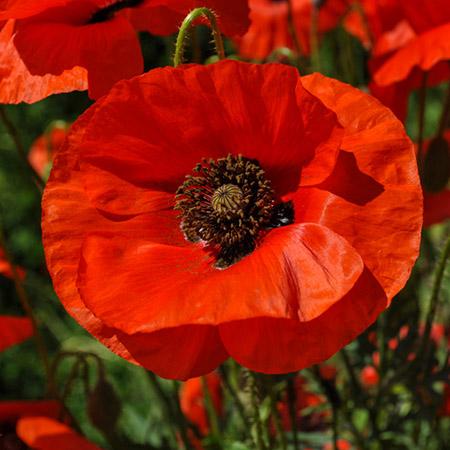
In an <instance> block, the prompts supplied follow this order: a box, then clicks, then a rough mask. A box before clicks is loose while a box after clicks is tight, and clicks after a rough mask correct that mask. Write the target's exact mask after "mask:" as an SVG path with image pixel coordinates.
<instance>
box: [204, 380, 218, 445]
mask: <svg viewBox="0 0 450 450" xmlns="http://www.w3.org/2000/svg"><path fill="white" fill-rule="evenodd" d="M201 382H202V391H203V397H204V399H205V408H206V412H207V414H208V419H209V426H210V428H211V434H212V435H213V436H214V437H215V438H217V440H220V428H219V418H218V417H217V411H216V408H215V407H214V403H213V400H212V397H211V392H210V390H209V386H208V382H207V380H206V377H204V376H203V377H201Z"/></svg>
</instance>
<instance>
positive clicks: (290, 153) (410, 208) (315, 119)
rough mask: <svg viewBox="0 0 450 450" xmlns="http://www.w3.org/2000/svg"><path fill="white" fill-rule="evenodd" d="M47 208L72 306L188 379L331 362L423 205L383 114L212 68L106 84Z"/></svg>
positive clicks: (48, 232)
mask: <svg viewBox="0 0 450 450" xmlns="http://www.w3.org/2000/svg"><path fill="white" fill-rule="evenodd" d="M205 158H206V159H205ZM220 180H222V181H220ZM227 180H228V181H227ZM218 183H219V184H218ZM220 183H223V184H220ZM177 192H178V194H176V193H177ZM197 194H198V196H197ZM203 198H204V200H203ZM175 208H176V209H175ZM43 211H44V213H43V223H42V226H43V238H44V246H45V250H46V257H47V263H48V268H49V270H50V273H51V275H52V277H53V282H54V286H55V289H56V291H57V293H58V295H59V297H60V299H61V300H62V302H63V304H64V305H65V307H66V308H67V310H68V311H69V312H70V313H71V314H72V315H73V316H74V317H75V318H76V319H77V320H78V321H79V322H80V323H81V324H82V325H83V326H84V327H85V328H87V329H88V330H89V331H90V332H91V333H92V334H94V335H95V336H97V337H98V338H99V339H100V340H102V341H103V342H105V343H106V344H107V345H108V346H110V347H111V348H112V349H113V351H115V352H116V353H118V354H121V355H123V356H125V357H128V358H130V355H132V358H134V359H135V360H137V361H139V363H140V364H142V365H144V366H146V367H147V368H149V369H150V370H153V371H155V372H156V373H158V374H160V375H161V376H164V377H169V378H180V379H183V378H189V377H192V376H198V375H200V374H204V373H208V372H210V371H211V370H212V369H213V368H215V367H216V366H217V365H218V364H220V363H221V362H222V361H223V360H224V359H226V358H227V357H228V356H232V357H233V358H235V359H236V360H237V361H238V362H240V363H241V364H243V365H244V366H247V367H250V368H251V369H254V370H257V371H262V372H266V373H280V372H292V371H295V370H298V369H300V368H302V367H305V366H308V365H311V364H313V363H317V362H320V361H323V360H325V359H327V358H328V357H330V356H331V355H332V354H333V353H335V352H336V351H337V350H338V349H340V348H341V347H342V346H343V345H345V344H347V343H348V342H349V341H350V340H352V339H353V338H354V337H355V336H356V335H357V334H358V333H360V332H361V331H363V330H364V329H365V328H366V327H367V326H368V325H369V324H370V323H372V322H373V321H374V320H375V318H376V317H377V315H378V314H379V313H380V312H381V311H382V310H383V309H384V308H385V307H386V306H387V305H388V304H389V302H390V300H391V298H392V297H393V296H394V295H395V294H396V293H397V292H398V291H399V290H400V289H401V288H402V287H403V285H404V283H405V282H406V280H407V278H408V276H409V273H410V270H411V267H412V265H413V263H414V261H415V259H416V257H417V253H418V247H419V241H420V229H421V223H422V197H421V189H420V185H419V180H418V177H417V170H416V163H415V155H414V150H413V146H412V144H411V142H410V140H409V139H408V137H407V136H406V134H405V132H404V130H403V128H402V126H401V124H400V123H399V122H398V121H397V120H396V119H395V117H394V116H393V115H392V114H391V113H390V111H389V110H388V109H386V108H385V107H383V106H382V105H380V104H379V102H377V101H376V100H374V99H372V98H371V97H370V96H368V95H366V94H363V93H362V92H360V91H358V90H356V89H354V88H352V87H350V86H347V85H345V84H342V83H340V82H338V81H335V80H331V79H328V78H326V77H323V76H321V75H319V74H316V75H312V76H309V77H305V78H302V79H300V78H299V76H298V72H297V71H296V69H294V68H292V67H286V66H283V65H276V64H275V65H270V64H269V65H252V64H245V63H239V62H235V61H224V62H220V63H217V64H213V65H209V66H196V65H193V66H186V67H182V68H179V69H173V68H164V69H158V70H154V71H151V72H149V73H148V74H145V75H144V76H141V77H137V78H134V79H132V80H129V81H123V82H121V83H119V84H118V85H117V86H116V87H115V88H113V90H112V91H111V92H110V93H109V94H108V95H107V96H106V97H105V98H103V99H102V100H101V101H100V102H98V103H97V104H95V105H94V106H93V107H92V108H91V109H89V110H88V111H87V112H86V113H85V114H84V115H83V116H82V117H81V118H80V119H79V120H78V121H77V122H76V123H75V124H74V126H73V127H72V130H71V133H70V134H69V137H68V139H67V140H66V142H65V144H64V146H63V147H62V148H61V149H60V151H59V152H58V155H57V157H56V159H55V162H54V166H53V170H52V174H51V176H50V180H49V183H48V184H47V187H46V191H45V194H44V200H43ZM74 212H75V213H74ZM62 242H64V245H61V243H62ZM336 317H339V320H336ZM324 335H326V336H327V339H324ZM243 336H245V339H242V337H243ZM299 342H302V345H301V346H299V345H298V343H299Z"/></svg>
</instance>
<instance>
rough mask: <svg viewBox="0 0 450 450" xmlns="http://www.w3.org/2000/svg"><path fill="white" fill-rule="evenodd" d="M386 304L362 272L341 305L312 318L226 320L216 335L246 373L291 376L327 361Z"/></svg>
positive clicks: (371, 280)
mask: <svg viewBox="0 0 450 450" xmlns="http://www.w3.org/2000/svg"><path fill="white" fill-rule="evenodd" d="M386 303H387V299H386V296H385V294H384V292H383V289H382V288H381V286H380V285H379V284H378V283H377V281H376V280H375V279H374V277H373V276H372V275H371V274H370V272H369V271H368V270H367V269H366V270H364V272H363V274H362V275H361V277H360V278H359V280H358V281H357V283H356V284H355V286H354V287H353V289H352V290H351V291H350V292H349V293H348V294H347V295H346V296H345V297H344V298H343V299H342V300H341V301H339V302H337V303H335V304H334V305H333V306H331V308H330V309H328V310H327V311H326V312H325V313H324V314H322V315H321V316H319V317H317V318H316V319H314V320H311V321H309V322H299V321H298V320H289V319H276V318H259V319H252V320H242V321H236V322H228V323H224V324H221V325H220V326H219V329H220V336H221V338H222V342H223V344H224V346H225V348H226V349H227V351H228V353H229V354H230V356H231V357H232V358H233V359H235V360H236V361H237V362H238V363H240V364H242V365H243V366H245V367H248V368H249V369H252V370H255V371H258V372H264V373H288V372H296V371H298V370H301V369H303V368H305V367H309V366H311V365H313V364H317V363H319V362H321V361H324V360H326V359H328V358H330V357H331V356H332V355H333V354H334V353H336V351H338V350H339V349H340V348H342V347H344V346H345V345H347V344H348V343H349V342H351V341H352V340H353V339H354V338H355V337H356V336H357V335H358V334H359V333H361V332H362V331H363V330H364V329H366V328H367V326H368V324H371V323H372V322H373V321H374V320H375V319H376V317H377V316H378V314H379V313H380V312H381V311H382V310H383V309H384V308H385V307H386ZM337 322H338V323H337ZM299 346H301V349H299Z"/></svg>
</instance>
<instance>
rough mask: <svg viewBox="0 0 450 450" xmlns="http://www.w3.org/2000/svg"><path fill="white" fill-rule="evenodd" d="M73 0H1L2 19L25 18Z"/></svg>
mask: <svg viewBox="0 0 450 450" xmlns="http://www.w3.org/2000/svg"><path fill="white" fill-rule="evenodd" d="M70 1H71V0H45V1H42V0H0V20H1V19H24V18H26V17H30V16H33V15H35V14H39V13H41V12H42V11H45V10H46V9H49V8H56V7H58V6H63V5H65V4H67V3H69V2H70Z"/></svg>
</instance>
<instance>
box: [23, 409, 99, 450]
mask: <svg viewBox="0 0 450 450" xmlns="http://www.w3.org/2000/svg"><path fill="white" fill-rule="evenodd" d="M16 432H17V435H18V436H19V438H20V439H21V440H22V441H23V442H25V444H27V445H28V446H29V447H30V448H33V449H36V450H54V449H56V448H59V449H64V450H100V447H97V446H96V445H94V444H93V443H92V442H89V441H87V440H86V439H85V438H84V437H82V436H80V435H79V434H78V433H76V432H75V431H73V430H72V429H71V428H69V427H68V426H67V425H64V424H63V423H61V422H58V421H56V420H53V419H50V418H48V417H22V418H20V419H19V420H18V422H17V425H16Z"/></svg>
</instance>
